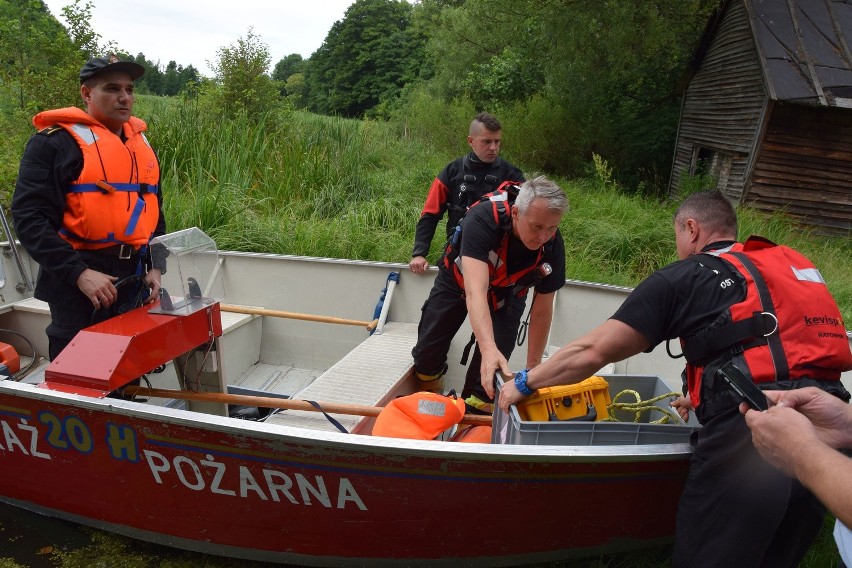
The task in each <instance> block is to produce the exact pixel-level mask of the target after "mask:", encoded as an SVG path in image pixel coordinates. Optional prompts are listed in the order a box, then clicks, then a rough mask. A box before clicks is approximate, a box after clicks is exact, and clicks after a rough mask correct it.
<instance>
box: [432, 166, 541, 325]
mask: <svg viewBox="0 0 852 568" xmlns="http://www.w3.org/2000/svg"><path fill="white" fill-rule="evenodd" d="M516 187H517V182H512V181H507V182H503V183H502V184H501V185H500V187H499V188H498V190H497V191H495V192H493V193H488V194H486V195H483V196H482V198H481V199H480V200H479V201H477V202H476V203H474V204H473V205H471V209H472V208H473V207H477V206H480V207H487V205H482V204H490V205H491V210H492V214H493V219H494V224H495V226H496V227H498V229H499V230H498V231H497V238H496V240H495V242H494V248H493V249H492V250H491V251H490V252H489V254H488V276H489V278H488V281H489V287H488V303H489V305H490V307H491V309H492V310H493V311H497V310H500V309H502V308H504V307H505V306H506V305H507V302H506V300H508V299H509V298H511V297H512V296H517V297H519V298H523V297H524V296H525V295H526V293H527V290H528V289H529V288H530V287H532V286H535V284H536V281H537V279H539V278H540V277H541V275H540V271H539V270H538V269H539V266H540V265H541V264H542V261H543V259H544V252H545V247H547V246H548V245H549V244H550V242H552V241H553V239H551V240H550V241H549V242H548V243H546V244H545V245H544V246H542V247H541V248H539V249H538V254H537V255H536V259H535V262H533V263H532V264H530V265H529V266H524V267H522V268H520V269H517V270H516V271H514V272H511V273H510V272H509V265H508V258H507V257H508V253H509V239H510V238H511V234H512V213H511V208H512V204H513V203H514V199H515V197H516V196H517V190H515V191H513V189H514V188H516ZM461 233H462V225H461V224H459V225H457V226H456V229H455V232H454V233H453V235H452V237H450V239H449V240H448V241H447V245H446V248H445V250H444V256H443V259H442V261H443V263H444V266H445V267H446V268H447V269H448V270H450V271H451V272H452V273H453V276H454V278H455V281H456V284H458V286H459V288H461V289H462V290H464V274H462V269H461V263H460V254H459V253H460V250H461ZM554 238H555V237H554Z"/></svg>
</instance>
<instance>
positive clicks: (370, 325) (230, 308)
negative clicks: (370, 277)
mask: <svg viewBox="0 0 852 568" xmlns="http://www.w3.org/2000/svg"><path fill="white" fill-rule="evenodd" d="M219 309H221V310H222V311H223V312H233V313H237V314H251V315H257V316H271V317H275V318H289V319H297V320H304V321H316V322H321V323H339V324H342V325H360V326H362V327H366V328H367V330H369V331H372V330H373V329H375V328H376V325H377V324H378V323H379V320H373V321H361V320H351V319H344V318H336V317H332V316H315V315H312V314H301V313H299V312H285V311H281V310H267V309H266V308H250V307H248V306H234V305H232V304H219Z"/></svg>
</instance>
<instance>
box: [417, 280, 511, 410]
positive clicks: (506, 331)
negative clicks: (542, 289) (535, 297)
mask: <svg viewBox="0 0 852 568" xmlns="http://www.w3.org/2000/svg"><path fill="white" fill-rule="evenodd" d="M524 307H525V299H524V298H513V299H512V301H511V302H509V303H508V305H507V306H506V307H505V308H503V309H502V310H499V311H497V312H491V321H492V323H493V329H494V340H495V342H496V343H497V348H498V349H499V350H500V352H501V353H502V354H503V356H504V357H506V358H507V359H508V358H509V357H511V355H512V351H513V350H514V348H515V339H516V338H517V335H518V328H519V327H520V325H521V316H522V315H523V313H524ZM466 318H467V305H466V303H465V299H464V296H463V294H462V292H461V291H460V290H459V288H458V285H457V284H456V283H455V280H453V278H452V275H449V274H447V273H445V272H444V271H441V272H439V273H438V276H436V277H435V284H434V285H433V286H432V290H431V292H429V297H428V298H427V299H426V302H425V303H424V304H423V308H422V313H421V315H420V323H419V325H418V326H417V344H416V345H415V346H414V349H412V351H411V355H412V356H413V357H414V369H415V370H416V371H417V372H419V373H422V374H424V375H435V374H438V373H440V372H441V371H442V370H443V369H444V367H445V366H446V364H447V354H448V353H449V351H450V344H451V343H452V341H453V338H454V337H455V335H456V333H457V332H458V330H459V328H461V326H462V324H463V323H464V320H465V319H466ZM481 362H482V354H481V353H480V352H479V347H477V348H476V349H475V350H474V353H473V356H472V357H471V360H470V365H469V366H468V368H467V373H466V374H465V381H464V389H463V391H462V397H463V398H467V397H468V396H470V395H471V394H473V395H476V396H477V397H478V398H479V399H480V400H483V401H486V402H490V401H491V398H489V397H488V395H486V394H485V389H483V388H482V383H481V380H480V374H479V367H480V364H481Z"/></svg>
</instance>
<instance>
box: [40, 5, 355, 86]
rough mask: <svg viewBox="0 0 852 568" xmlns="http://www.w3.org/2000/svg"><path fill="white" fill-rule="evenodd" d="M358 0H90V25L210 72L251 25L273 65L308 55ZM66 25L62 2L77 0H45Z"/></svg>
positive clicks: (132, 49) (130, 47)
mask: <svg viewBox="0 0 852 568" xmlns="http://www.w3.org/2000/svg"><path fill="white" fill-rule="evenodd" d="M354 1H355V0H237V1H236V2H233V1H231V2H223V1H221V0H208V1H206V2H205V1H201V0H146V1H145V2H142V1H141V0H121V1H118V0H92V3H93V4H94V8H93V9H92V21H91V27H92V29H93V30H94V31H95V32H96V33H98V34H100V36H101V42H100V43H101V44H105V43H106V42H107V41H108V40H113V41H114V42H115V43H116V45H117V46H118V48H119V49H121V50H122V51H126V52H127V53H130V54H132V55H137V54H139V53H140V52H141V53H144V54H145V58H146V59H148V60H149V61H153V62H154V63H156V62H157V61H158V60H159V62H160V65H161V66H162V67H163V68H165V66H166V65H167V64H168V62H169V61H175V62H177V63H178V64H179V65H183V66H184V67H186V66H188V65H192V66H194V67H195V68H196V69H198V70H199V71H200V72H201V74H202V75H207V76H212V75H213V72H212V71H211V70H210V67H209V66H208V65H207V62H208V61H215V60H216V52H217V51H218V50H219V48H221V47H226V46H230V45H233V44H235V43H236V42H237V40H238V39H239V38H241V37H242V38H245V37H246V34H247V33H248V29H249V28H250V27H251V28H253V31H252V33H253V34H254V35H256V36H258V37H259V38H260V41H261V42H263V43H265V44H266V45H267V46H268V47H269V54H270V56H271V57H272V64H271V66H270V69H269V71H270V72H272V68H274V66H275V64H276V63H277V62H278V61H280V60H281V59H283V58H284V57H286V56H287V55H290V54H291V53H299V54H301V55H302V57H304V58H305V59H307V58H308V57H310V56H311V54H312V53H313V52H314V51H316V50H317V49H319V47H320V46H321V45H322V42H323V41H324V40H325V36H326V35H327V34H328V31H329V30H330V29H331V26H332V24H334V22H336V21H338V20H342V19H343V16H344V14H345V13H346V9H347V8H348V7H349V6H350V5H351V4H353V3H354ZM44 2H45V4H47V7H48V8H49V9H50V11H51V13H52V14H53V15H54V16H56V18H57V19H58V20H59V21H60V23H62V24H63V25H67V23H66V22H65V19H64V17H63V16H62V8H63V6H68V5H70V4H73V0H44Z"/></svg>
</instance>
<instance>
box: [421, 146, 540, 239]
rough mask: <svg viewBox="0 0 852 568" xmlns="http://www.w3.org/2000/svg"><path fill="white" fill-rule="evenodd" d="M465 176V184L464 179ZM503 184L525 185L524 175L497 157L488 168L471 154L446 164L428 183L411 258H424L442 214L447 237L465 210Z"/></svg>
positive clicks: (487, 165)
mask: <svg viewBox="0 0 852 568" xmlns="http://www.w3.org/2000/svg"><path fill="white" fill-rule="evenodd" d="M466 175H467V176H469V178H468V180H467V181H466V180H465V176H466ZM504 181H518V182H522V181H525V178H524V174H523V173H522V172H521V170H519V169H518V168H516V167H515V166H513V165H512V164H510V163H509V162H507V161H506V160H504V159H503V158H500V157H498V158H497V159H496V160H494V162H493V163H491V164H486V163H483V162H481V161H480V160H479V158H477V157H476V154H474V153H473V152H470V153H468V154H467V155H466V156H462V157H461V158H457V159H455V160H453V161H452V162H450V163H449V164H447V166H446V167H444V169H443V170H441V173H439V174H438V177H436V178H435V180H434V181H433V182H432V186H431V187H430V188H429V194H428V195H427V197H426V203H425V204H424V205H423V211H422V212H421V214H420V220H419V221H418V222H417V228H416V229H415V236H414V251H413V252H412V254H411V256H426V255H427V254H429V248H430V246H431V244H432V239H433V238H434V236H435V229H436V228H437V226H438V223H439V222H440V220H441V218H443V216H444V213H445V212H446V211H447V210H448V209H449V214H448V216H447V237H449V236H450V234H451V233H452V231H453V228H455V226H456V225H457V224H458V222H459V220H460V219H461V218H462V216H463V215H464V213H465V211H466V210H467V208H468V207H470V206H471V205H473V204H474V203H475V202H477V201H478V200H479V198H480V197H482V196H483V195H484V194H486V193H489V192H491V191H495V190H496V189H497V188H498V187H499V186H500V184H501V183H503V182H504Z"/></svg>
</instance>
